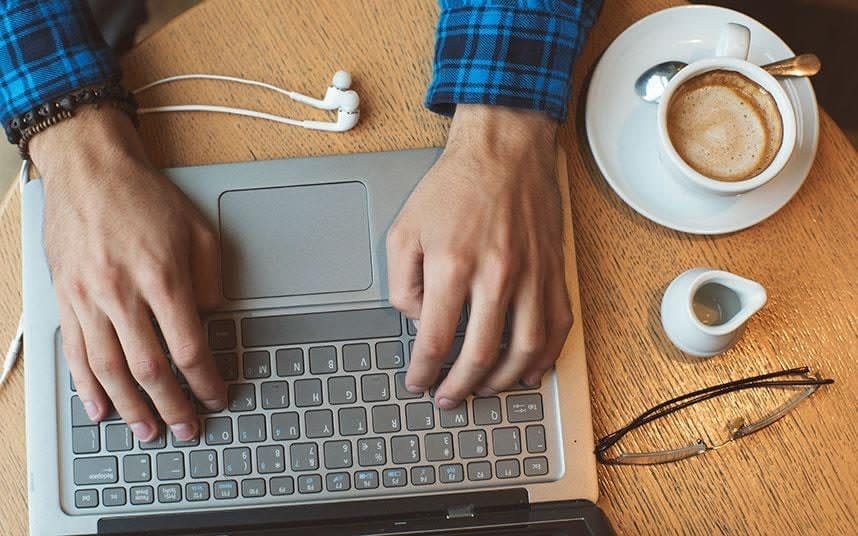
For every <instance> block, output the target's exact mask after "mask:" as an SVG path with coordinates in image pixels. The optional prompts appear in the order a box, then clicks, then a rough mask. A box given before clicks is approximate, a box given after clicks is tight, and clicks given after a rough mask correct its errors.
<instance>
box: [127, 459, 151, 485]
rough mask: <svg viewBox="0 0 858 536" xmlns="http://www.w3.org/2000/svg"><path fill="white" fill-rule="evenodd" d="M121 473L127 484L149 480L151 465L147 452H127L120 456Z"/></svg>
mask: <svg viewBox="0 0 858 536" xmlns="http://www.w3.org/2000/svg"><path fill="white" fill-rule="evenodd" d="M122 474H123V475H124V476H125V481H126V482H128V483H129V484H134V483H137V482H149V479H151V478H152V467H151V463H150V460H149V455H148V454H128V455H127V456H125V457H124V458H122Z"/></svg>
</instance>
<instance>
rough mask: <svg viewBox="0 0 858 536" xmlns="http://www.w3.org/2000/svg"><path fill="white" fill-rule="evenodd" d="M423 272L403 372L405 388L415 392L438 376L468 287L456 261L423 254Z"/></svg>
mask: <svg viewBox="0 0 858 536" xmlns="http://www.w3.org/2000/svg"><path fill="white" fill-rule="evenodd" d="M423 273H424V274H427V277H426V282H425V285H426V290H425V294H424V296H423V305H422V307H421V309H420V313H419V317H420V329H419V330H418V332H417V339H416V340H415V341H414V351H413V352H412V355H411V361H410V363H409V364H408V373H407V374H406V376H405V385H406V387H407V389H408V390H409V391H411V392H415V393H416V392H421V393H422V392H423V391H425V390H426V389H428V388H429V386H430V385H432V383H433V382H434V381H435V378H437V377H438V372H440V370H441V365H442V364H443V363H444V361H445V360H446V359H447V353H448V352H449V351H450V347H451V346H452V344H453V337H455V335H456V323H457V322H458V321H459V315H461V314H462V307H463V306H464V304H465V297H466V295H467V289H468V277H467V276H468V274H467V273H466V272H465V271H464V270H463V268H462V267H461V266H460V265H458V263H457V262H454V261H437V262H433V261H431V260H430V259H429V258H427V260H426V262H425V263H424V268H423Z"/></svg>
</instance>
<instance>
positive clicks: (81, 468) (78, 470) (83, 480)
mask: <svg viewBox="0 0 858 536" xmlns="http://www.w3.org/2000/svg"><path fill="white" fill-rule="evenodd" d="M73 463H74V471H73V472H74V483H75V484H77V485H78V486H87V485H93V484H115V483H116V482H117V481H118V480H119V476H118V467H117V462H116V458H115V457H114V456H101V457H98V458H75V460H74V462H73ZM96 504H97V503H96Z"/></svg>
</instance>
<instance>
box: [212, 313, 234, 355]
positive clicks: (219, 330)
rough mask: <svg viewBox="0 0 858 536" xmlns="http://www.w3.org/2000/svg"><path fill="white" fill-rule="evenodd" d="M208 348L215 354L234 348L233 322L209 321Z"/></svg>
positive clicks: (224, 320)
mask: <svg viewBox="0 0 858 536" xmlns="http://www.w3.org/2000/svg"><path fill="white" fill-rule="evenodd" d="M209 348H210V349H211V350H213V351H215V352H217V351H219V350H232V349H233V348H235V322H233V321H232V320H231V319H229V318H224V319H222V320H212V321H210V322H209Z"/></svg>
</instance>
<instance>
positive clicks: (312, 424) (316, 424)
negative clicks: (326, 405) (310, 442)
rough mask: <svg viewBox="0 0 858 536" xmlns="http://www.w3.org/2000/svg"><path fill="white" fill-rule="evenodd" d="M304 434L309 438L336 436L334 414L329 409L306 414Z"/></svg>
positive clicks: (306, 412)
mask: <svg viewBox="0 0 858 536" xmlns="http://www.w3.org/2000/svg"><path fill="white" fill-rule="evenodd" d="M304 433H305V434H306V436H307V437H308V438H311V439H315V438H319V437H331V436H332V435H334V414H333V412H332V411H331V410H329V409H321V410H311V411H305V412H304Z"/></svg>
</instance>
